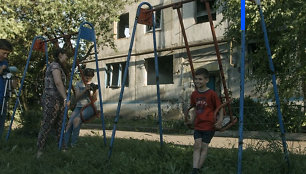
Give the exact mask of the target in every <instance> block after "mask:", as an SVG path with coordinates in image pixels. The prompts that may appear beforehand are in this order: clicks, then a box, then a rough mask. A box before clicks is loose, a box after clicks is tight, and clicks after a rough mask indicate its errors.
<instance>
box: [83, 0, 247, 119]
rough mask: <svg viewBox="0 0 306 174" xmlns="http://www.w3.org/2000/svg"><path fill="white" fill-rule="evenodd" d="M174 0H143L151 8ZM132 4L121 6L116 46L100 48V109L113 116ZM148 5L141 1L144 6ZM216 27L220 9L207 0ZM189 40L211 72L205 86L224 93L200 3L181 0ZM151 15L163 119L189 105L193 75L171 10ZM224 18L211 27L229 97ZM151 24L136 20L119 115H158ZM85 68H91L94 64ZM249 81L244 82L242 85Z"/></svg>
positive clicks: (231, 63)
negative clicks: (154, 35)
mask: <svg viewBox="0 0 306 174" xmlns="http://www.w3.org/2000/svg"><path fill="white" fill-rule="evenodd" d="M178 1H179V0H148V1H147V2H149V3H150V4H151V5H152V6H153V8H157V7H160V6H165V5H167V4H172V3H175V2H178ZM138 5H139V3H134V4H132V5H129V6H127V7H126V8H125V10H124V11H123V13H122V14H121V15H120V21H119V22H116V23H114V30H113V32H114V34H115V43H116V45H117V50H113V49H111V48H108V47H104V48H100V50H99V58H100V59H102V60H101V61H99V67H100V72H99V73H100V78H101V79H100V81H101V84H102V85H101V86H102V97H103V109H104V114H105V115H107V116H114V115H115V114H116V109H117V105H118V99H119V95H120V90H121V86H122V85H124V84H122V83H123V82H122V81H123V74H124V69H125V66H126V60H127V53H128V50H129V45H130V41H131V35H132V32H133V26H134V21H135V16H136V12H137V7H138ZM146 7H147V6H146V5H144V6H143V8H146ZM211 11H212V16H213V22H214V25H215V26H216V25H217V24H218V23H219V22H220V21H221V19H222V14H220V13H219V10H218V9H216V8H215V6H214V5H211ZM180 12H181V14H182V18H183V23H184V28H185V31H186V35H187V39H188V44H189V46H190V51H191V56H192V60H193V66H194V68H195V69H197V68H199V67H204V68H206V69H208V70H209V71H210V73H211V77H210V82H209V87H210V88H212V89H214V90H215V91H216V92H217V93H218V94H220V95H221V96H224V94H223V87H222V83H221V79H220V74H219V72H220V71H219V66H218V62H217V57H216V52H215V47H214V45H213V38H212V34H211V29H210V25H209V21H208V16H207V12H206V10H205V6H204V4H203V3H201V2H200V1H199V0H198V1H197V0H196V1H193V2H189V3H185V4H183V6H182V8H180ZM154 13H155V16H156V43H157V49H158V50H159V51H158V53H157V54H158V61H159V79H160V96H161V107H162V116H163V119H181V118H183V110H184V109H185V108H187V107H188V106H189V97H190V94H191V92H192V91H193V90H194V84H193V81H192V74H191V71H190V64H189V61H188V56H187V53H186V49H185V48H183V47H184V45H185V43H184V39H183V35H182V30H181V26H180V23H179V18H178V13H177V10H176V9H173V8H171V7H170V8H165V9H162V10H159V11H156V12H154ZM226 26H227V24H226V23H223V24H222V25H219V27H217V28H215V31H216V36H217V40H218V42H219V43H218V45H219V49H220V52H221V59H222V64H223V69H224V72H225V79H226V83H227V87H228V89H229V91H230V93H231V94H232V97H234V98H235V97H239V84H240V74H239V62H238V61H239V58H240V56H239V51H237V50H236V51H235V50H232V51H231V49H230V44H229V43H228V42H226V41H225V40H224V37H223V34H224V29H225V27H226ZM153 50H154V49H153V32H152V28H151V27H148V26H146V25H141V24H138V25H137V28H136V33H135V40H134V45H133V49H132V54H133V56H131V59H130V64H129V69H128V76H127V80H126V83H125V90H124V95H123V100H122V106H121V111H120V115H121V116H122V117H147V116H153V117H157V92H156V82H155V69H154V67H155V66H154V53H153ZM87 66H88V67H95V64H94V63H91V64H88V65H87ZM247 85H248V84H246V88H247V87H248V86H247Z"/></svg>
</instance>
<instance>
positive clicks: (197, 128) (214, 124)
mask: <svg viewBox="0 0 306 174" xmlns="http://www.w3.org/2000/svg"><path fill="white" fill-rule="evenodd" d="M208 81H209V72H208V71H207V69H205V68H199V69H197V70H196V72H195V79H194V83H195V86H196V90H195V91H193V92H192V94H191V97H190V101H191V102H190V107H189V108H188V109H187V111H186V112H185V120H186V124H187V125H191V124H192V121H193V120H192V119H191V120H188V115H189V114H188V113H189V110H190V109H192V108H194V109H195V115H196V116H195V120H194V146H193V170H192V174H198V173H199V170H200V169H201V167H202V166H203V164H204V161H205V158H206V156H207V150H208V145H209V143H210V141H211V139H212V138H213V136H214V134H215V130H216V129H220V128H221V127H222V120H223V110H222V109H221V110H220V112H219V117H218V120H217V121H216V119H215V118H214V112H215V110H216V109H217V108H218V107H219V106H220V105H221V101H220V99H219V97H218V95H217V93H216V92H215V91H213V90H211V89H209V88H208V87H207V83H208Z"/></svg>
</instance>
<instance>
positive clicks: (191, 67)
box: [173, 3, 196, 88]
mask: <svg viewBox="0 0 306 174" xmlns="http://www.w3.org/2000/svg"><path fill="white" fill-rule="evenodd" d="M180 8H182V3H177V4H174V6H173V9H176V11H177V15H178V18H179V21H180V26H181V30H182V35H183V38H184V43H185V48H186V52H187V56H188V61H189V64H190V69H191V74H192V80H193V82H194V79H195V74H194V67H193V63H192V57H191V52H190V48H189V44H188V39H187V35H186V31H185V27H184V23H183V17H182V13H181V11H180ZM195 88H196V87H195Z"/></svg>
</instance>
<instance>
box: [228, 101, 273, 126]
mask: <svg viewBox="0 0 306 174" xmlns="http://www.w3.org/2000/svg"><path fill="white" fill-rule="evenodd" d="M239 101H240V99H233V100H232V102H231V107H232V108H233V115H235V116H236V117H239V106H240V102H239ZM243 113H244V117H243V122H244V129H245V130H248V131H262V130H264V131H266V130H271V129H273V127H274V128H275V129H276V126H275V125H276V124H277V117H275V119H273V118H271V113H270V112H268V111H267V110H266V107H265V105H264V104H262V103H261V102H258V101H254V100H253V99H252V98H251V97H250V96H248V97H245V98H244V112H243ZM237 128H238V124H236V125H235V126H233V128H232V129H235V130H236V129H237Z"/></svg>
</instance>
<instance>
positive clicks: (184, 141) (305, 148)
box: [80, 129, 306, 154]
mask: <svg viewBox="0 0 306 174" xmlns="http://www.w3.org/2000/svg"><path fill="white" fill-rule="evenodd" d="M80 135H81V136H92V135H101V136H102V135H103V133H102V131H101V130H91V129H81V132H80ZM111 135H112V131H111V130H106V137H111ZM116 138H125V139H130V138H133V139H139V140H148V141H159V139H160V135H159V134H156V133H148V132H132V131H116ZM163 140H164V142H166V143H174V144H178V145H193V142H194V140H193V136H192V135H167V134H164V135H163ZM243 143H244V146H243V147H248V146H252V147H256V148H261V147H265V146H266V145H267V144H268V142H267V141H263V140H258V139H244V140H243ZM287 144H288V149H289V151H290V152H292V153H299V154H306V140H305V141H287ZM209 146H210V147H216V148H238V138H230V137H214V138H213V139H212V141H211V143H210V145H209Z"/></svg>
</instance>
